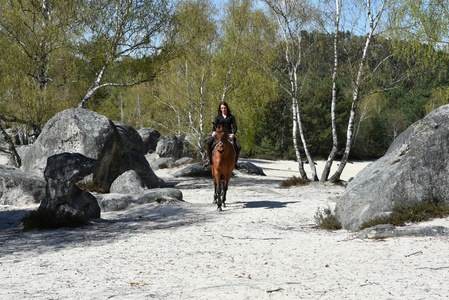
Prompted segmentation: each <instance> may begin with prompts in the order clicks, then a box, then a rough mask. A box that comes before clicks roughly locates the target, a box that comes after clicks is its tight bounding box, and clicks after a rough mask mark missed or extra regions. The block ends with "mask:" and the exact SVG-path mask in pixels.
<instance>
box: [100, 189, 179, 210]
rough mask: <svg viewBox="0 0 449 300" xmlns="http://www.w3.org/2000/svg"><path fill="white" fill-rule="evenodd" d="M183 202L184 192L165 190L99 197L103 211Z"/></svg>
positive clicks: (102, 195) (101, 195)
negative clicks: (161, 202) (172, 200)
mask: <svg viewBox="0 0 449 300" xmlns="http://www.w3.org/2000/svg"><path fill="white" fill-rule="evenodd" d="M167 199H176V200H182V192H181V191H180V190H178V189H173V188H163V189H151V190H146V191H144V192H143V193H142V194H138V195H129V194H100V195H97V201H98V204H99V205H100V207H101V210H102V211H120V210H125V209H127V208H128V207H130V206H131V205H139V204H145V203H150V202H154V201H159V200H167Z"/></svg>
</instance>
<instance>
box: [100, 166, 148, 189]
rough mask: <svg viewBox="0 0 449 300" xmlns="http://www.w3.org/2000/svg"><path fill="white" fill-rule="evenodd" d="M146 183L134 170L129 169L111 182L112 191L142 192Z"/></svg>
mask: <svg viewBox="0 0 449 300" xmlns="http://www.w3.org/2000/svg"><path fill="white" fill-rule="evenodd" d="M145 188H146V186H145V183H144V182H143V180H142V178H140V176H139V175H138V174H137V173H136V171H134V170H129V171H126V172H125V173H123V174H122V175H120V176H119V177H117V178H116V179H115V180H114V182H113V183H112V184H111V189H110V191H109V192H110V193H112V194H114V193H116V194H132V195H135V194H141V193H143V192H144V191H145Z"/></svg>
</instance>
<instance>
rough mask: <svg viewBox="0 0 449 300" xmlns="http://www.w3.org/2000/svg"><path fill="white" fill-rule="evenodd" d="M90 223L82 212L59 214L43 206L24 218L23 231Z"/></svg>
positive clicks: (78, 225)
mask: <svg viewBox="0 0 449 300" xmlns="http://www.w3.org/2000/svg"><path fill="white" fill-rule="evenodd" d="M88 223H89V219H88V217H87V216H86V215H84V214H82V213H77V214H75V215H72V214H71V213H68V212H65V213H63V214H57V213H56V212H55V211H49V210H46V209H42V208H38V209H37V210H35V211H32V212H29V213H28V214H26V215H25V216H24V217H23V218H22V224H23V231H32V230H44V229H56V228H62V227H80V226H84V225H87V224H88Z"/></svg>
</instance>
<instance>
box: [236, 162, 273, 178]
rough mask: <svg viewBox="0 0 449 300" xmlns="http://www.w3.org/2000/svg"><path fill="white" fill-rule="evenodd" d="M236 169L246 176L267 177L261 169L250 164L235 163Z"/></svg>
mask: <svg viewBox="0 0 449 300" xmlns="http://www.w3.org/2000/svg"><path fill="white" fill-rule="evenodd" d="M236 169H237V170H238V171H240V172H243V173H247V174H252V175H261V176H267V175H265V173H264V172H263V170H262V168H260V167H258V166H256V165H255V164H253V163H251V162H237V166H236Z"/></svg>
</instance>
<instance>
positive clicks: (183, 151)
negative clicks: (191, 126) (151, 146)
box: [156, 135, 189, 159]
mask: <svg viewBox="0 0 449 300" xmlns="http://www.w3.org/2000/svg"><path fill="white" fill-rule="evenodd" d="M188 145H189V143H188V142H187V141H186V140H185V139H184V138H182V137H180V136H177V135H167V136H164V137H162V138H161V139H160V140H159V142H158V143H157V147H156V153H157V154H158V155H159V156H160V157H172V158H174V159H179V158H181V157H184V156H188V154H189V146H188Z"/></svg>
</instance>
